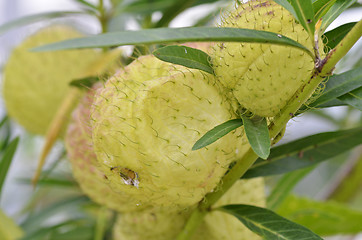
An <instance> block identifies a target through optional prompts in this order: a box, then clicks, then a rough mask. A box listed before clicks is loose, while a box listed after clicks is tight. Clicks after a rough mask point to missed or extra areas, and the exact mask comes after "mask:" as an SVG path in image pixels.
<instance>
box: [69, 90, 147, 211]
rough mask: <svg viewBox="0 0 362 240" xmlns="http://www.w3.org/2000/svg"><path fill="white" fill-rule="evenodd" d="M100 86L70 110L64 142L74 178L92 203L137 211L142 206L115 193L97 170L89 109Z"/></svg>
mask: <svg viewBox="0 0 362 240" xmlns="http://www.w3.org/2000/svg"><path fill="white" fill-rule="evenodd" d="M101 87H102V84H101V83H97V84H95V85H94V87H93V89H91V90H89V91H88V92H87V94H86V95H85V96H84V98H83V99H82V100H81V101H80V103H79V104H78V106H77V107H76V109H75V110H74V111H73V114H72V119H71V121H70V123H69V125H68V128H67V133H66V135H65V139H64V140H65V145H66V149H67V153H68V158H69V160H70V163H71V165H72V170H73V176H74V178H75V179H76V180H77V182H78V184H79V186H80V188H81V189H82V191H83V192H84V193H85V194H86V195H88V197H90V198H91V199H92V200H93V201H94V202H96V203H98V204H100V205H104V206H107V208H110V209H113V210H116V211H119V212H125V211H137V210H140V209H141V207H139V206H137V205H135V204H133V203H132V204H130V203H131V202H132V199H131V198H130V196H128V195H127V194H125V193H122V192H115V191H113V190H112V188H111V187H110V186H109V184H108V183H109V180H108V179H107V176H106V175H104V173H102V171H101V170H100V169H99V164H98V162H97V160H96V155H95V153H94V150H93V146H92V145H93V143H92V136H91V135H92V132H91V126H90V108H91V105H92V102H93V99H94V94H95V91H96V89H99V88H101ZM142 207H146V206H142Z"/></svg>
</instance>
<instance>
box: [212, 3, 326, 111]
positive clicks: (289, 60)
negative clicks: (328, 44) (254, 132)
mask: <svg viewBox="0 0 362 240" xmlns="http://www.w3.org/2000/svg"><path fill="white" fill-rule="evenodd" d="M221 27H234V28H247V29H255V30H264V31H269V32H275V33H278V34H282V35H285V36H287V37H289V38H291V39H293V40H296V41H297V42H299V43H300V44H302V45H304V46H306V47H308V48H310V49H313V46H312V41H311V39H310V37H309V35H308V33H307V32H306V31H305V29H304V28H303V27H302V25H300V24H299V23H297V22H296V20H295V19H294V17H293V16H292V14H291V13H289V12H288V11H287V10H286V9H284V8H283V7H282V6H280V5H278V4H276V3H275V2H273V1H268V0H254V1H248V2H247V3H244V4H240V5H239V6H238V7H237V8H236V10H235V11H233V12H231V13H229V14H228V15H227V16H226V17H225V18H224V21H223V23H222V24H221ZM320 42H321V41H320ZM320 49H323V48H321V47H320ZM212 63H213V65H214V69H215V73H216V76H217V79H218V80H219V81H220V82H221V83H222V85H224V87H226V88H227V89H228V90H229V91H230V92H232V94H233V95H234V97H235V98H236V99H237V100H238V102H239V104H240V105H241V106H242V107H244V108H246V109H248V110H249V111H251V112H253V113H254V114H256V115H259V116H263V117H272V116H275V115H277V114H278V113H279V111H280V109H281V108H283V107H284V106H285V105H286V103H287V101H288V100H289V99H290V98H291V96H292V95H293V94H294V93H295V92H296V90H297V89H298V88H299V87H300V86H301V85H302V84H303V83H304V82H305V81H306V80H308V79H309V77H310V76H311V74H312V71H313V68H314V61H313V59H312V58H311V57H310V56H309V55H308V54H307V53H305V52H303V51H302V50H300V49H296V48H292V47H287V46H277V45H272V44H260V43H220V44H218V45H217V46H215V47H214V49H213V53H212Z"/></svg>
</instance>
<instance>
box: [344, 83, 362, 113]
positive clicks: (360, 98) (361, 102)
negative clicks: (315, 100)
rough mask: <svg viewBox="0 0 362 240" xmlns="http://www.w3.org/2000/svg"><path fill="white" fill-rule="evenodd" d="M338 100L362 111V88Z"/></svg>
mask: <svg viewBox="0 0 362 240" xmlns="http://www.w3.org/2000/svg"><path fill="white" fill-rule="evenodd" d="M338 99H339V100H341V101H342V102H344V103H346V104H348V105H350V106H353V107H355V108H357V109H359V110H360V111H362V87H360V88H357V89H355V90H353V91H351V92H349V93H346V94H344V95H342V96H340V97H338Z"/></svg>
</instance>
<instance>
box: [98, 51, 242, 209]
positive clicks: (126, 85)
mask: <svg viewBox="0 0 362 240" xmlns="http://www.w3.org/2000/svg"><path fill="white" fill-rule="evenodd" d="M152 58H153V59H155V58H154V57H152ZM151 63H152V61H151V62H149V64H150V66H153V65H156V64H157V62H155V63H154V64H153V65H152V64H151ZM168 66H169V65H168ZM171 66H172V65H171ZM135 69H136V68H134V69H133V70H135ZM139 72H141V71H139ZM167 74H168V75H169V76H167V77H159V78H156V76H151V77H150V78H147V77H146V76H144V75H142V74H122V73H121V74H118V75H116V76H115V77H113V78H111V79H109V80H108V81H107V83H106V84H105V87H104V89H102V90H101V91H99V92H98V94H97V96H96V99H95V102H94V105H93V107H92V113H91V118H92V132H93V141H94V149H95V152H96V155H97V159H98V161H99V162H100V164H101V166H102V168H103V172H104V173H105V174H106V175H107V177H108V179H109V180H110V182H111V184H112V189H113V190H114V191H119V192H125V193H127V194H129V195H130V196H132V197H133V198H134V199H137V200H138V201H137V204H140V205H143V204H152V205H155V206H163V207H167V206H171V207H179V208H184V207H188V206H191V205H193V204H195V203H197V202H199V201H200V200H201V199H202V198H203V196H204V195H205V194H206V193H208V192H210V191H211V190H212V189H214V188H215V187H216V185H217V184H218V182H219V181H220V178H221V177H222V176H223V175H224V173H225V172H226V171H227V169H228V166H229V164H230V163H231V162H232V161H233V160H235V157H236V155H237V152H239V150H238V146H240V145H241V143H240V131H234V132H232V133H230V134H228V135H227V136H225V137H224V138H222V139H220V140H219V141H217V142H216V143H214V144H212V145H210V146H208V147H206V148H203V149H200V150H197V151H192V150H191V148H192V146H193V144H194V143H195V142H196V141H197V140H198V139H199V138H200V137H201V136H202V135H203V134H205V133H206V132H207V131H209V130H210V129H212V128H213V127H215V126H216V125H219V124H221V123H223V122H225V121H227V120H229V119H232V118H235V116H234V114H233V112H232V110H231V107H230V104H229V103H228V102H227V101H225V99H224V97H223V96H222V95H221V94H220V91H219V88H218V87H217V84H216V82H215V79H214V77H213V76H212V75H209V74H206V73H203V72H200V71H198V70H189V69H182V68H177V69H175V70H173V71H171V72H170V71H167V73H166V72H165V74H161V75H160V76H163V75H167ZM151 79H153V80H151ZM147 80H148V81H147Z"/></svg>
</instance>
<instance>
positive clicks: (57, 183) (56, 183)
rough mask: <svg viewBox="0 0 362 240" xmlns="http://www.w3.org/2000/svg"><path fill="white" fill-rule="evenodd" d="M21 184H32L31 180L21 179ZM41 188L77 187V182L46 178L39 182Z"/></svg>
mask: <svg viewBox="0 0 362 240" xmlns="http://www.w3.org/2000/svg"><path fill="white" fill-rule="evenodd" d="M18 181H19V182H20V183H26V184H31V179H28V178H21V179H19V180H18ZM38 185H39V186H44V185H45V186H52V187H57V188H59V187H77V183H76V182H75V181H70V180H67V179H57V178H45V179H40V180H39V181H38Z"/></svg>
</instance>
